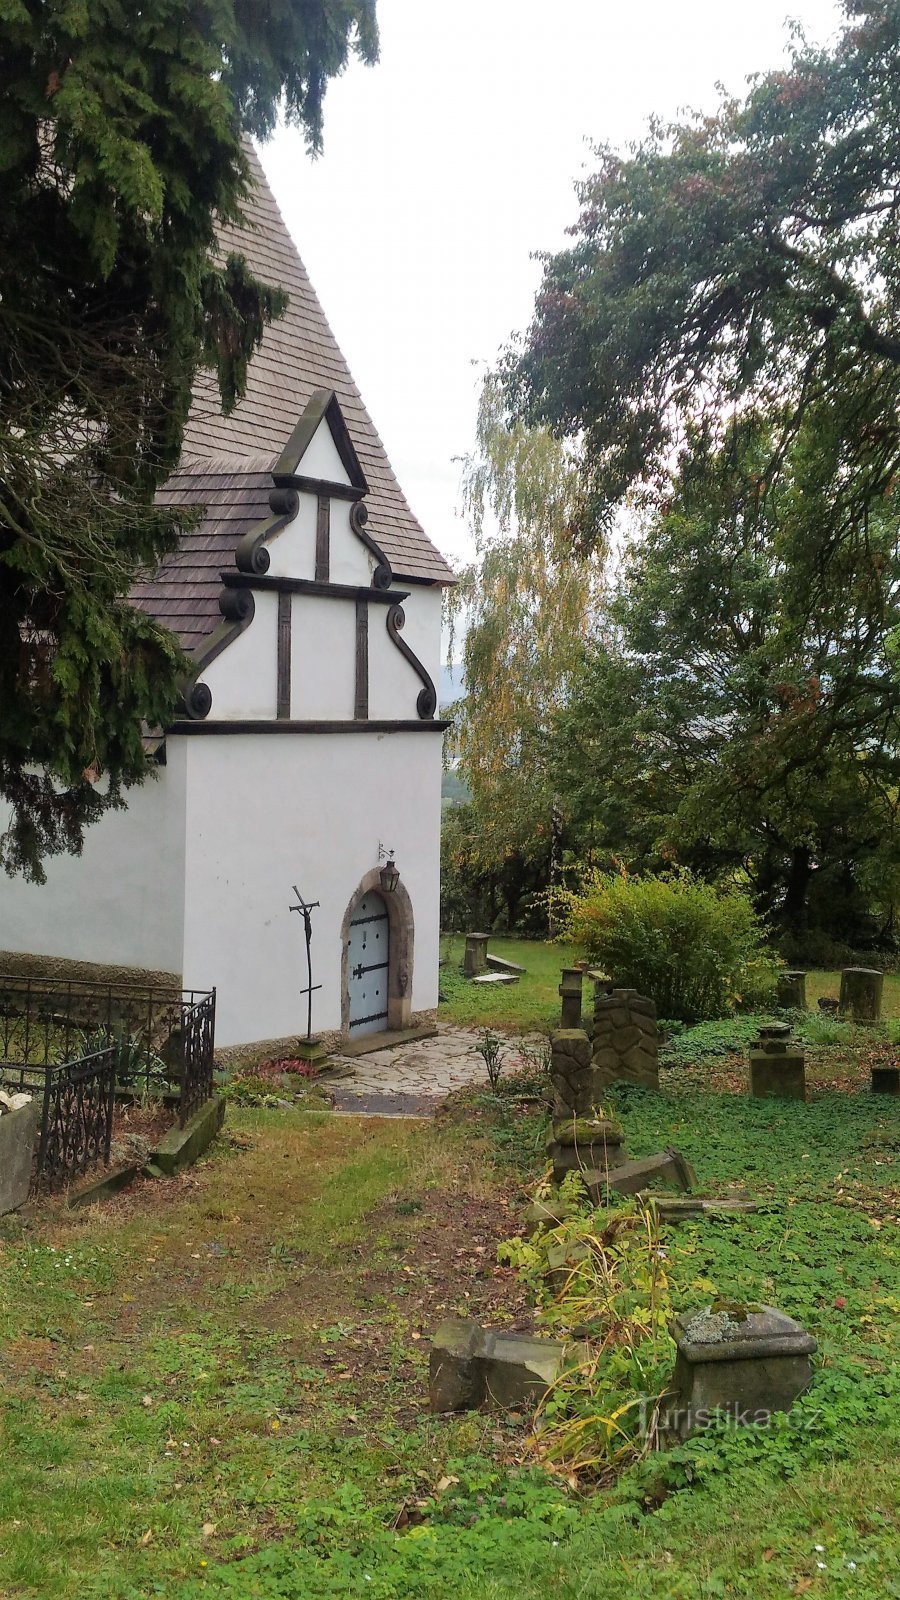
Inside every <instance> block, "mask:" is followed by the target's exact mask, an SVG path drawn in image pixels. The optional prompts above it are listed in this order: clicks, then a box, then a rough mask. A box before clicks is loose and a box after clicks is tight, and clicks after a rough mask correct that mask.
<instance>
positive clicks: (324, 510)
mask: <svg viewBox="0 0 900 1600" xmlns="http://www.w3.org/2000/svg"><path fill="white" fill-rule="evenodd" d="M330 575H331V500H330V499H329V497H328V495H326V494H320V495H319V498H318V501H317V504H316V583H327V582H328V579H329V577H330Z"/></svg>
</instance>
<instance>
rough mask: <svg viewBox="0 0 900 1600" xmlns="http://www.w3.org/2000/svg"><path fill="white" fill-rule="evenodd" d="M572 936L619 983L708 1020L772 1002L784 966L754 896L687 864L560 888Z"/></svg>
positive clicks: (686, 1015) (662, 1008) (683, 1016)
mask: <svg viewBox="0 0 900 1600" xmlns="http://www.w3.org/2000/svg"><path fill="white" fill-rule="evenodd" d="M560 899H561V905H562V912H563V917H564V923H565V928H564V937H565V938H566V939H568V940H570V941H572V942H573V943H576V944H579V945H582V946H583V947H584V948H585V949H586V950H587V952H588V954H589V956H590V959H591V960H592V961H594V962H595V963H596V964H597V965H598V966H601V967H602V968H603V970H604V971H605V972H606V973H607V974H608V976H609V977H610V978H611V979H612V981H613V982H614V983H615V984H616V986H617V987H622V988H627V989H638V990H639V991H640V992H641V994H646V995H649V996H650V997H651V999H653V1000H655V1002H656V1007H657V1011H658V1012H659V1014H660V1015H661V1016H664V1017H673V1018H677V1019H680V1020H682V1021H685V1022H701V1021H705V1020H711V1019H713V1018H715V1017H722V1016H725V1015H726V1014H727V1013H728V1012H729V1011H733V1010H734V1008H735V1007H736V1006H738V1005H743V1006H746V1007H748V1008H750V1007H760V1006H764V1005H765V1004H766V1002H767V1001H770V1000H771V997H772V995H773V993H774V989H775V976H776V972H777V967H776V964H775V962H774V961H773V960H772V958H771V957H770V956H768V955H767V953H766V950H765V947H764V929H763V926H762V924H761V922H760V921H759V918H758V917H757V916H756V913H755V912H754V910H753V907H752V906H751V904H750V901H749V900H748V898H747V896H746V895H744V894H741V893H740V892H739V891H738V890H736V889H727V890H722V889H718V888H714V887H713V886H712V885H711V884H708V883H702V882H700V881H699V880H698V879H696V878H693V877H691V875H690V874H689V873H687V872H681V873H673V874H670V875H668V876H666V877H660V878H653V877H645V878H640V877H635V878H630V877H626V876H624V875H621V874H617V873H600V872H595V873H594V874H593V875H592V876H591V877H590V878H589V879H588V880H587V882H586V884H585V886H584V887H583V888H582V890H581V891H580V892H577V893H565V894H563V895H562V896H561V897H560Z"/></svg>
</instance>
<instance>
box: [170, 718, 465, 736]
mask: <svg viewBox="0 0 900 1600" xmlns="http://www.w3.org/2000/svg"><path fill="white" fill-rule="evenodd" d="M450 726H451V724H450V723H449V722H438V721H437V719H436V718H430V719H429V720H428V721H426V722H409V721H403V722H388V721H386V720H384V721H382V720H379V721H377V722H368V721H366V722H357V721H350V719H349V718H347V719H345V720H344V721H342V722H331V721H322V722H298V721H297V720H296V719H294V720H291V721H287V720H285V721H282V722H278V721H274V722H273V721H269V722H264V721H262V720H260V721H258V722H257V721H255V720H253V719H251V718H240V719H236V720H235V721H234V722H224V721H213V720H210V719H209V718H207V720H206V721H205V722H188V721H179V722H173V723H171V724H170V726H169V727H168V728H167V730H166V731H167V733H170V734H171V733H190V734H194V733H197V734H201V733H443V732H444V730H445V728H449V727H450Z"/></svg>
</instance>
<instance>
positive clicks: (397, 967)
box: [341, 867, 415, 1038]
mask: <svg viewBox="0 0 900 1600" xmlns="http://www.w3.org/2000/svg"><path fill="white" fill-rule="evenodd" d="M367 897H369V898H370V900H371V914H372V915H373V916H375V917H378V916H380V915H382V912H381V907H383V908H384V912H386V914H387V946H388V964H387V974H386V976H387V995H386V1000H387V1005H386V1015H385V1017H384V1020H383V1021H382V1020H381V1019H380V1018H378V1020H377V1023H374V1024H369V1025H365V1024H364V1025H363V1026H362V1027H358V1028H353V1029H351V1026H350V979H351V960H350V956H351V937H352V938H353V939H354V940H356V939H358V938H359V937H360V931H361V930H360V928H359V925H358V924H357V926H356V927H354V919H355V918H356V917H357V912H358V908H359V907H360V905H361V902H362V901H363V900H366V898H367ZM371 926H372V927H373V928H375V929H377V926H378V924H377V922H373V923H372V924H371ZM414 933H415V927H414V922H413V909H412V901H411V900H410V898H409V895H408V893H407V891H406V889H405V887H404V885H403V883H402V882H400V883H398V884H397V887H396V889H393V890H392V891H391V892H390V893H388V892H386V891H385V890H383V889H382V887H381V874H380V872H379V870H378V868H377V867H376V868H374V869H373V871H371V872H367V873H366V875H365V877H364V878H362V879H361V881H360V882H359V884H358V885H357V887H356V891H355V893H354V895H353V897H352V899H351V900H350V903H349V905H348V907H347V910H346V911H345V913H344V920H343V922H342V924H341V1031H342V1033H343V1034H344V1037H345V1038H357V1037H362V1036H363V1035H364V1034H365V1033H372V1032H377V1031H381V1030H382V1029H387V1030H388V1031H389V1032H391V1033H393V1032H396V1031H398V1030H399V1029H401V1028H407V1027H409V1024H410V1018H411V1016H412V975H413V944H414ZM367 964H368V963H367V962H354V966H359V965H367ZM372 964H373V966H374V965H376V962H375V958H374V956H373V960H372ZM373 976H374V975H373ZM373 989H374V984H373ZM377 1009H380V1003H379V1007H378V1008H377ZM364 1014H365V1013H364Z"/></svg>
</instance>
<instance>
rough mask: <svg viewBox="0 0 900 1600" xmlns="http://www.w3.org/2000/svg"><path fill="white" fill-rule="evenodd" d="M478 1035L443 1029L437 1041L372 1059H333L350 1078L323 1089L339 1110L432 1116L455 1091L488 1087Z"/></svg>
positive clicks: (400, 1048)
mask: <svg viewBox="0 0 900 1600" xmlns="http://www.w3.org/2000/svg"><path fill="white" fill-rule="evenodd" d="M477 1038H478V1035H477V1033H476V1032H475V1030H474V1029H469V1028H453V1027H450V1026H448V1025H447V1024H439V1031H438V1033H437V1034H436V1036H435V1037H434V1038H433V1039H416V1040H415V1041H413V1043H411V1044H398V1045H395V1046H394V1048H393V1049H392V1050H373V1051H372V1053H371V1055H366V1056H357V1057H355V1058H353V1059H349V1058H348V1057H346V1056H332V1057H331V1062H332V1064H333V1065H335V1066H337V1067H339V1068H341V1069H346V1068H351V1069H352V1073H351V1075H350V1076H348V1077H340V1078H336V1079H331V1078H330V1076H329V1075H328V1074H327V1073H326V1075H325V1077H324V1078H323V1080H322V1082H323V1086H326V1087H327V1089H328V1093H329V1094H330V1095H332V1096H333V1097H334V1103H335V1110H337V1111H351V1112H356V1113H358V1114H363V1115H365V1114H369V1115H372V1114H374V1115H382V1116H385V1115H387V1116H404V1115H405V1116H420V1117H422V1116H424V1117H429V1116H433V1115H434V1113H435V1110H436V1109H437V1107H438V1106H439V1105H440V1102H441V1101H442V1100H444V1099H445V1098H446V1096H447V1095H448V1094H450V1093H451V1092H452V1091H453V1090H454V1089H461V1088H463V1087H464V1086H465V1085H466V1084H469V1083H484V1082H485V1070H484V1062H483V1060H482V1059H481V1056H480V1055H479V1054H478V1051H477V1050H476V1048H475V1045H476V1041H477Z"/></svg>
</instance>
